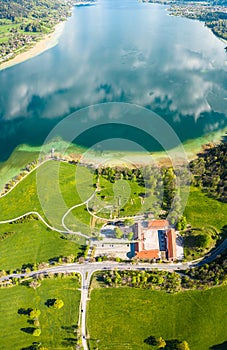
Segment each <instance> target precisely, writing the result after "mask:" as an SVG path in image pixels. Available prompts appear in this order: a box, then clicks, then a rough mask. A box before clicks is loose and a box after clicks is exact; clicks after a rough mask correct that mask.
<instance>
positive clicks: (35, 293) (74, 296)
mask: <svg viewBox="0 0 227 350" xmlns="http://www.w3.org/2000/svg"><path fill="white" fill-rule="evenodd" d="M78 287H79V284H78V280H77V278H75V277H74V278H73V277H64V278H63V279H60V278H57V279H51V280H50V279H46V280H44V281H42V285H41V287H39V288H37V289H36V290H34V289H32V288H30V287H26V286H16V287H13V288H8V289H1V290H0V299H1V304H0V313H1V315H2V317H1V319H0V328H1V330H2V331H1V332H0V343H1V345H0V348H1V349H5V350H6V349H7V350H21V349H29V346H31V345H32V343H33V342H36V341H37V342H40V343H42V345H43V346H46V347H47V348H48V350H58V349H59V350H60V349H74V347H73V344H74V345H75V339H76V334H75V333H73V331H72V330H73V328H72V326H74V325H77V322H78V315H79V303H80V292H79V291H78V289H77V288H78ZM53 298H59V299H62V300H63V302H64V306H63V307H62V309H60V310H57V309H53V308H48V307H47V306H46V305H45V303H46V301H47V299H53ZM20 308H24V309H28V308H33V309H35V308H38V309H39V310H40V311H41V315H40V317H39V322H40V328H41V331H42V333H41V335H40V336H39V337H34V336H33V335H31V334H29V333H27V332H26V331H25V329H26V328H29V327H34V326H33V325H32V324H30V323H28V320H29V317H28V316H27V315H20V314H19V313H18V310H19V309H20ZM3 315H4V317H3ZM23 329H24V330H23Z"/></svg>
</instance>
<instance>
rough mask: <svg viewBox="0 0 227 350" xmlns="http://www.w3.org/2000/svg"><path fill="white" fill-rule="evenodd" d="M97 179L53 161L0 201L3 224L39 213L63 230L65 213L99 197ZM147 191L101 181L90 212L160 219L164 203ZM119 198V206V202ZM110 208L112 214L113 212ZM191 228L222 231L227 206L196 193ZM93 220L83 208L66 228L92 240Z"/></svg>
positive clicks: (190, 206)
mask: <svg viewBox="0 0 227 350" xmlns="http://www.w3.org/2000/svg"><path fill="white" fill-rule="evenodd" d="M93 182H94V179H93V174H92V171H90V170H89V169H88V168H85V167H79V166H77V167H76V166H75V165H70V164H68V163H59V162H56V161H49V162H47V163H45V164H43V165H42V166H40V167H39V168H38V169H37V170H36V171H34V172H33V173H31V174H29V176H27V177H26V178H25V179H23V180H22V181H21V182H20V183H19V184H18V185H17V186H16V187H15V189H14V190H13V191H12V192H10V193H9V194H8V195H7V196H5V197H3V198H0V220H8V219H12V218H14V217H17V216H19V215H22V214H24V213H26V212H29V211H38V212H39V213H40V214H41V215H42V216H43V217H45V218H46V219H47V221H48V222H49V223H50V224H51V225H52V226H54V227H55V228H58V229H63V226H62V223H61V219H62V216H63V215H64V214H65V213H66V211H67V210H68V209H69V208H70V207H72V206H74V205H76V204H79V203H83V202H84V201H85V200H87V199H88V198H89V197H90V196H91V195H92V193H93V192H94V187H93ZM144 196H145V197H146V189H145V188H144V187H143V186H140V185H139V184H138V183H137V182H136V181H126V180H124V181H123V180H120V181H116V182H115V183H111V182H109V181H107V180H106V179H104V178H103V177H101V180H100V189H99V191H98V193H97V196H96V198H94V199H93V200H92V201H91V202H90V203H89V206H91V207H93V209H94V211H95V212H96V213H97V214H98V215H99V216H100V217H104V218H105V217H106V218H110V212H111V211H112V210H113V216H115V215H116V216H118V215H119V216H121V217H124V216H128V215H129V216H131V215H136V214H139V213H144V212H146V211H147V210H148V211H151V212H153V213H157V211H158V212H159V211H160V210H158V209H157V208H158V207H160V203H159V201H160V200H159V199H158V197H157V196H155V195H152V194H151V195H149V196H148V197H146V198H143V197H144ZM119 198H120V204H119V203H118V202H119ZM108 207H111V208H112V209H108ZM185 215H186V217H187V222H188V223H190V224H191V225H192V226H193V227H200V228H203V227H205V226H209V225H210V226H213V227H215V229H217V230H218V231H220V230H221V228H222V227H223V226H224V225H225V224H226V217H227V206H226V204H224V203H221V202H219V201H217V200H215V199H212V198H209V197H208V196H207V195H206V194H205V193H203V192H202V191H201V190H200V189H198V188H195V187H191V191H190V195H189V199H188V202H187V206H186V208H185ZM90 219H91V218H90V215H89V214H88V212H87V211H86V210H85V207H83V206H81V207H78V208H76V209H75V210H73V211H72V212H71V213H69V215H68V216H67V217H66V220H65V223H66V224H67V225H69V227H70V228H72V229H73V230H75V231H82V232H84V233H87V234H90V233H91V230H90Z"/></svg>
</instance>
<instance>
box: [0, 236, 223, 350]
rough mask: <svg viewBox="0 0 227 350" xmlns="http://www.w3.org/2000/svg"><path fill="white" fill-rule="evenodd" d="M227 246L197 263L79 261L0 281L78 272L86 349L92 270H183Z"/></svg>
mask: <svg viewBox="0 0 227 350" xmlns="http://www.w3.org/2000/svg"><path fill="white" fill-rule="evenodd" d="M226 248H227V239H226V240H225V241H224V242H223V243H222V244H221V245H220V246H219V247H218V248H217V249H216V250H214V251H213V252H212V254H211V255H210V256H209V257H207V258H205V259H204V260H203V261H200V262H198V263H191V262H186V263H153V264H149V263H138V264H131V263H118V262H115V261H106V262H95V263H89V262H88V261H86V262H85V263H83V264H79V263H72V264H64V265H60V266H53V267H50V268H45V269H42V270H39V271H32V272H30V273H20V274H11V275H9V276H5V277H2V278H0V281H4V280H8V279H9V278H10V277H29V276H31V277H32V276H37V275H40V274H47V273H49V272H53V273H58V272H63V273H64V272H65V273H67V272H69V273H70V272H76V273H79V274H80V276H81V302H80V317H79V325H80V328H81V335H82V345H83V348H84V350H88V349H89V348H88V345H87V340H86V335H87V332H86V311H87V301H88V298H89V287H90V281H91V277H92V275H93V273H94V272H96V271H103V270H113V269H118V270H147V271H149V270H152V269H154V268H155V269H157V270H166V271H170V272H173V271H178V270H185V269H187V268H189V267H191V268H193V267H197V266H202V265H204V264H206V263H208V262H211V261H213V260H214V259H215V258H216V257H217V255H219V254H221V253H222V252H223V251H224V250H225V249H226Z"/></svg>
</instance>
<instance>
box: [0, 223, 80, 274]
mask: <svg viewBox="0 0 227 350" xmlns="http://www.w3.org/2000/svg"><path fill="white" fill-rule="evenodd" d="M5 232H13V234H12V235H10V236H8V237H7V238H6V239H4V240H3V241H1V242H0V270H9V269H10V270H11V269H17V268H21V266H22V264H28V263H35V262H36V263H38V262H47V261H48V260H49V259H52V258H54V257H58V256H60V255H62V256H69V255H70V254H73V255H74V256H77V254H78V253H79V252H81V246H80V245H79V244H76V243H74V242H72V241H69V240H68V239H62V238H61V234H59V233H58V232H53V231H50V230H48V229H47V228H46V227H45V226H44V225H43V224H42V223H41V222H39V221H37V220H33V221H30V222H26V223H19V224H4V225H0V238H1V236H2V235H3V234H4V233H5ZM78 239H79V240H80V241H79V242H80V243H83V244H84V243H85V242H84V241H82V238H78Z"/></svg>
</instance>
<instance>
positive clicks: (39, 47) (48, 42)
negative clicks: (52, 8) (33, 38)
mask: <svg viewBox="0 0 227 350" xmlns="http://www.w3.org/2000/svg"><path fill="white" fill-rule="evenodd" d="M64 25H65V22H60V23H58V24H57V25H56V26H55V29H54V31H53V32H52V33H50V34H48V35H46V36H45V37H44V38H43V39H41V40H40V41H38V42H37V43H36V44H35V45H34V46H33V47H31V48H30V49H28V50H27V51H25V52H22V53H20V54H18V55H17V56H15V57H14V58H12V59H11V60H9V61H7V62H3V63H1V64H0V70H2V69H5V68H8V67H11V66H14V65H16V64H18V63H21V62H24V61H27V60H29V59H30V58H33V57H35V56H38V55H40V54H41V53H43V52H44V51H46V50H49V49H50V48H52V47H54V46H55V45H56V44H57V43H58V39H59V37H60V36H61V34H62V32H63V29H64Z"/></svg>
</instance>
